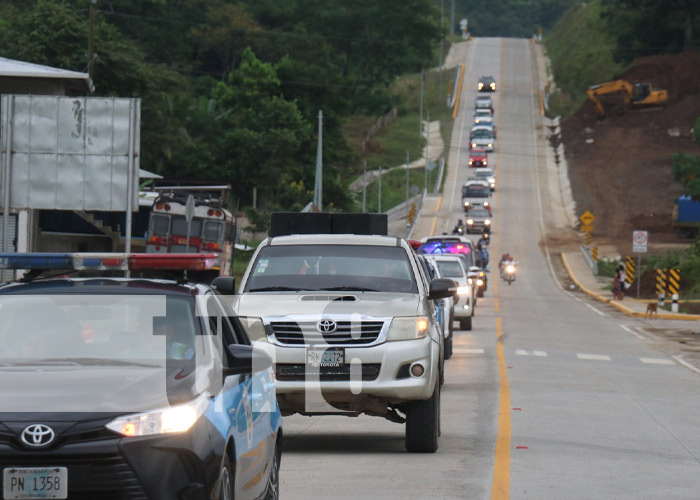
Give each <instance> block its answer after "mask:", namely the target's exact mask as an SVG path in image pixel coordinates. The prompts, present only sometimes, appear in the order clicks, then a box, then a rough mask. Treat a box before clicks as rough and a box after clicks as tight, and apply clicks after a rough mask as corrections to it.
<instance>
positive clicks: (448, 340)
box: [445, 335, 452, 359]
mask: <svg viewBox="0 0 700 500" xmlns="http://www.w3.org/2000/svg"><path fill="white" fill-rule="evenodd" d="M451 357H452V335H450V336H449V337H447V338H446V339H445V359H450V358H451Z"/></svg>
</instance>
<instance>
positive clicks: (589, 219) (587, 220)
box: [579, 210, 595, 226]
mask: <svg viewBox="0 0 700 500" xmlns="http://www.w3.org/2000/svg"><path fill="white" fill-rule="evenodd" d="M579 220H580V221H581V222H583V223H584V224H585V225H587V226H590V225H591V224H593V221H594V220H595V215H593V214H592V213H591V212H590V211H589V210H586V211H585V212H584V214H583V215H582V216H581V217H579Z"/></svg>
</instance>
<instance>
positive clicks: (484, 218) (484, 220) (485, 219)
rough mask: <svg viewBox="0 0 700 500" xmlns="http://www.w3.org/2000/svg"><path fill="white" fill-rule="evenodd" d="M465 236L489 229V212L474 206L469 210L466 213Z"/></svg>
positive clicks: (486, 209) (484, 208)
mask: <svg viewBox="0 0 700 500" xmlns="http://www.w3.org/2000/svg"><path fill="white" fill-rule="evenodd" d="M465 223H466V226H467V234H469V233H483V232H485V231H488V230H489V228H490V227H491V212H490V211H489V209H488V208H486V207H483V206H481V207H479V206H475V207H472V208H470V209H469V212H468V213H467V220H466V221H465Z"/></svg>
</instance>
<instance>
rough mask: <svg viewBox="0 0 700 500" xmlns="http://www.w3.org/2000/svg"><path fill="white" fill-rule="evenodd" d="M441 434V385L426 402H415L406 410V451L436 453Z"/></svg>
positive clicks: (437, 386)
mask: <svg viewBox="0 0 700 500" xmlns="http://www.w3.org/2000/svg"><path fill="white" fill-rule="evenodd" d="M439 434H440V384H439V383H436V384H435V389H433V395H432V396H430V399H426V400H425V401H415V402H413V403H411V404H409V405H408V408H407V409H406V450H408V451H410V452H411V453H435V452H436V451H437V449H438V435H439Z"/></svg>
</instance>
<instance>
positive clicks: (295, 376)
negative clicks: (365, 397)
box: [276, 363, 382, 382]
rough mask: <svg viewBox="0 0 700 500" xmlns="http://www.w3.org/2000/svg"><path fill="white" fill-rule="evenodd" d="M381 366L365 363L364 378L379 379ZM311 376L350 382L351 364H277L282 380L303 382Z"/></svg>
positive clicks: (362, 367)
mask: <svg viewBox="0 0 700 500" xmlns="http://www.w3.org/2000/svg"><path fill="white" fill-rule="evenodd" d="M381 368H382V365H381V364H380V363H370V364H364V363H363V364H362V366H361V374H362V380H363V381H372V380H377V377H378V376H379V371H380V370H381ZM310 377H318V380H320V381H321V382H348V381H349V380H350V365H343V366H340V367H322V368H313V367H311V366H306V365H301V364H282V363H280V364H277V367H276V378H277V380H280V381H282V382H301V381H304V380H306V379H307V378H310Z"/></svg>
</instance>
